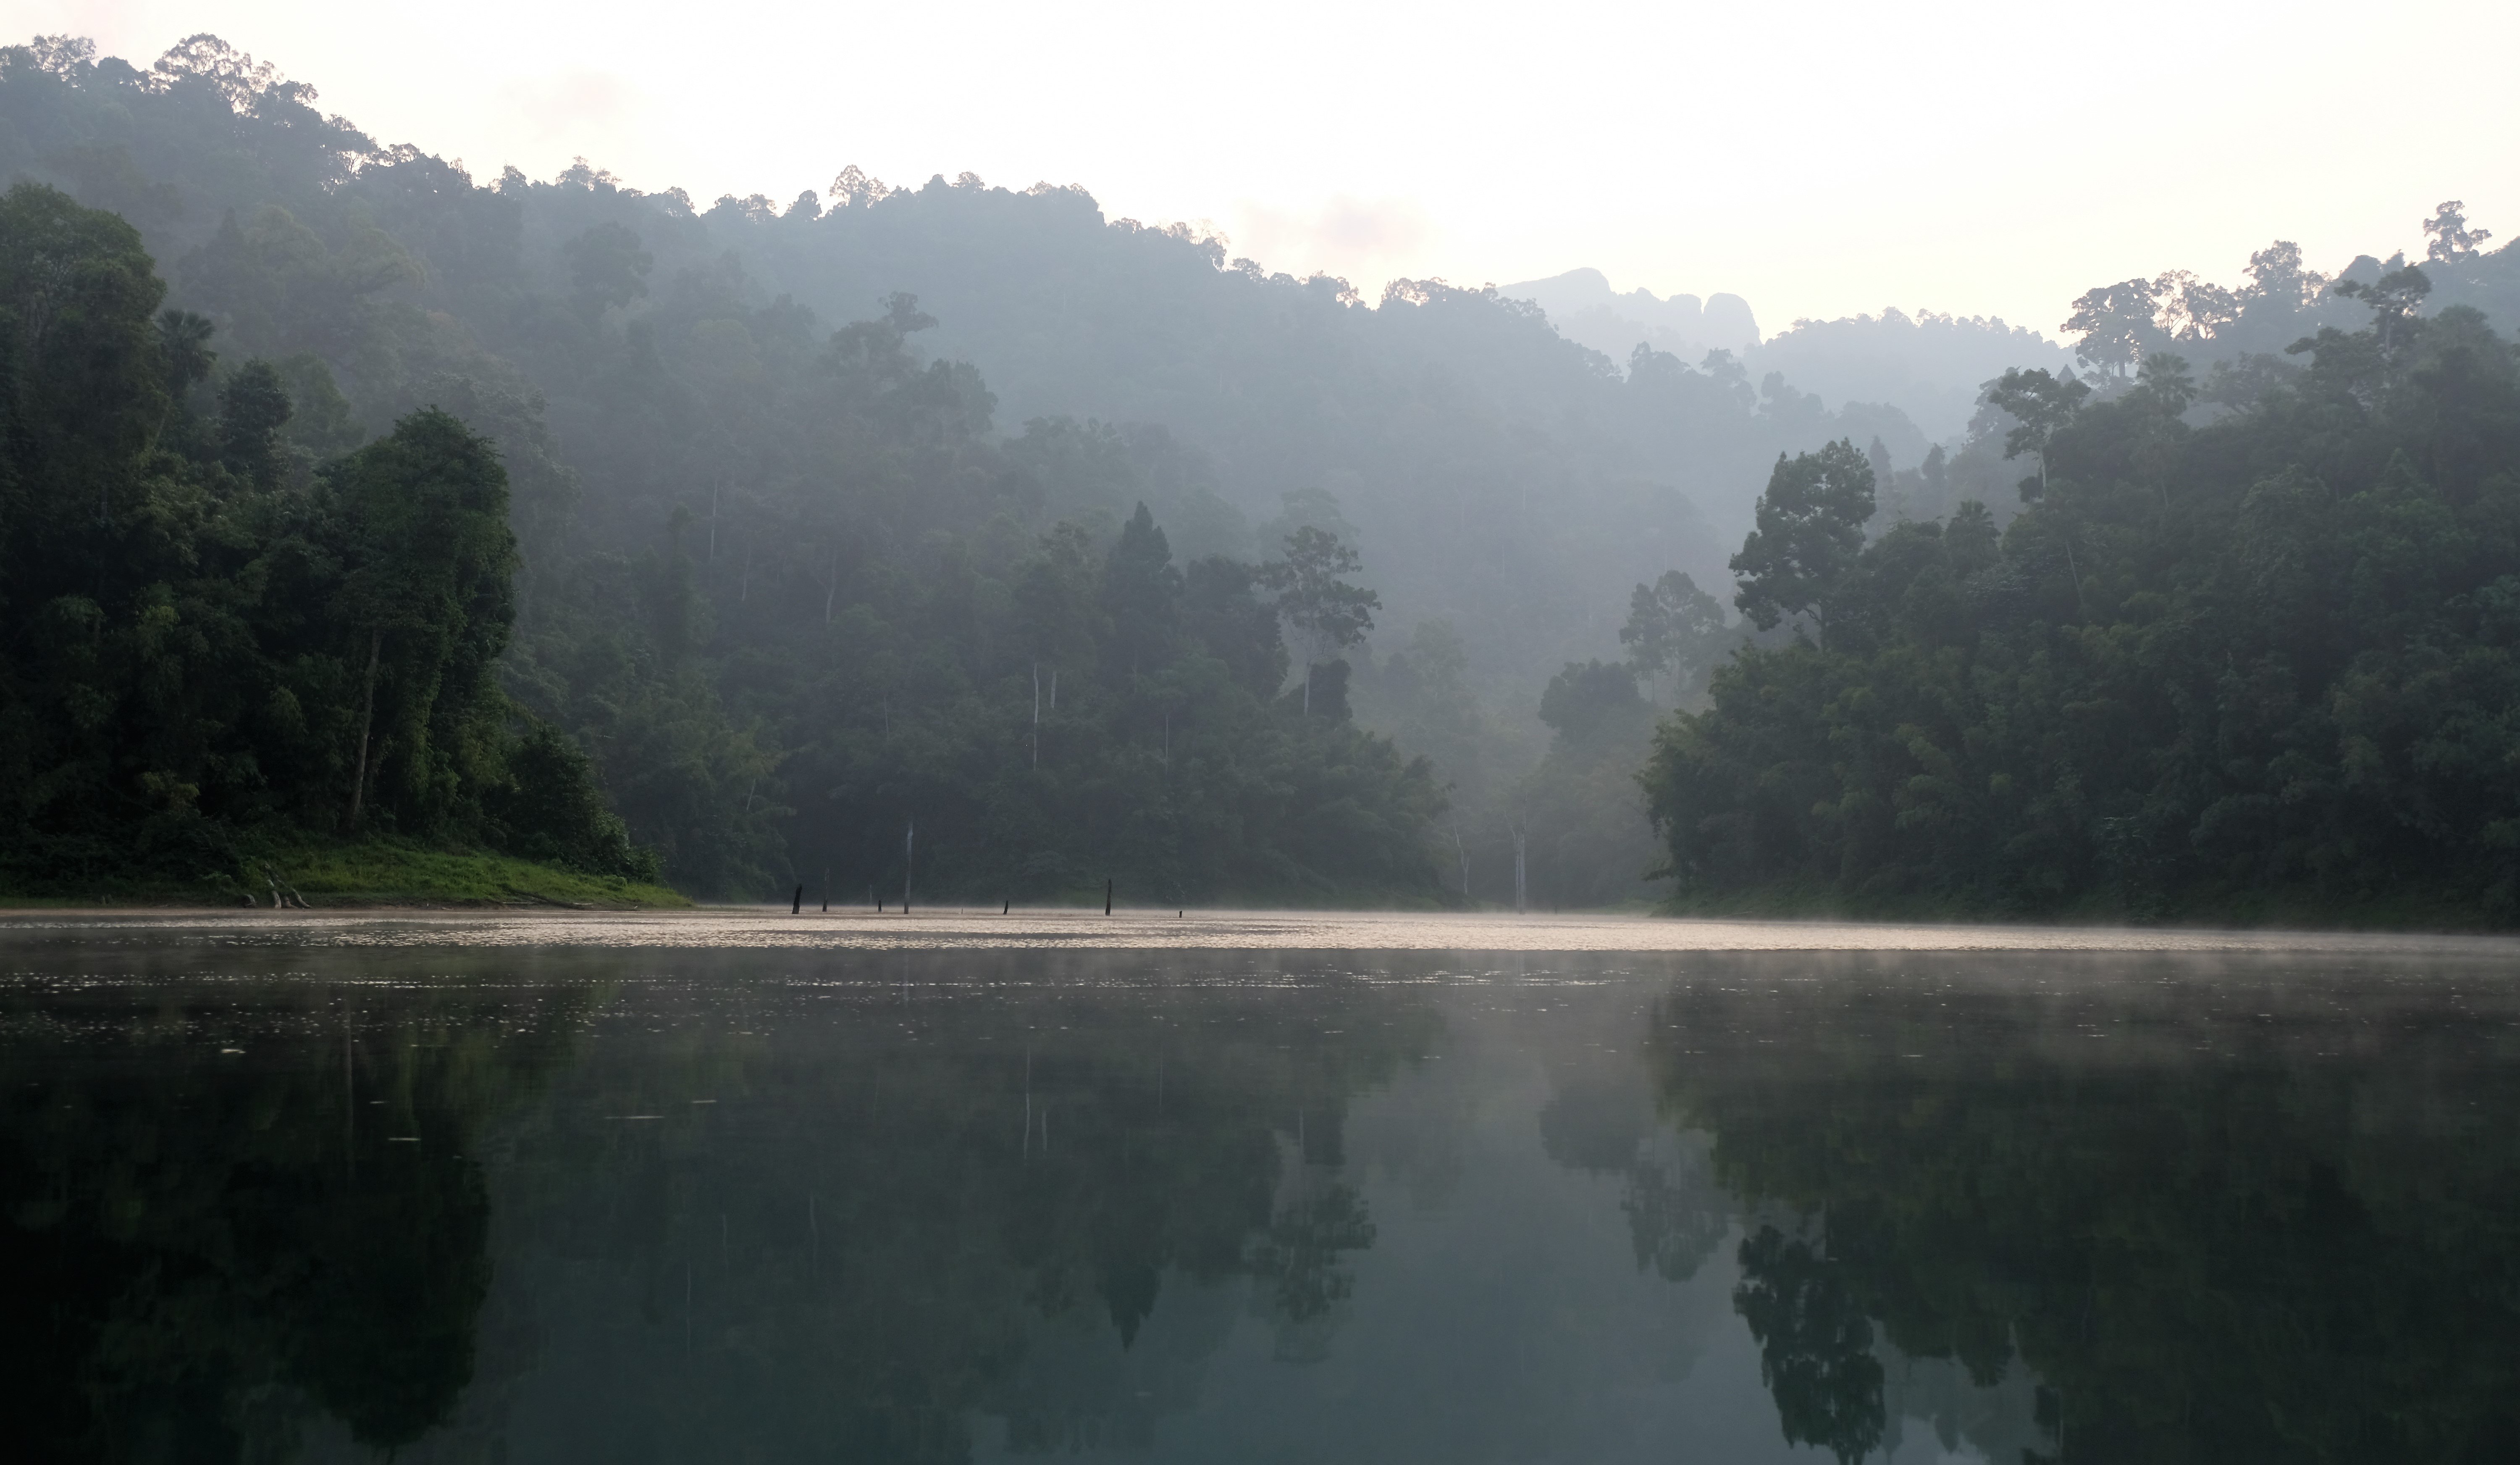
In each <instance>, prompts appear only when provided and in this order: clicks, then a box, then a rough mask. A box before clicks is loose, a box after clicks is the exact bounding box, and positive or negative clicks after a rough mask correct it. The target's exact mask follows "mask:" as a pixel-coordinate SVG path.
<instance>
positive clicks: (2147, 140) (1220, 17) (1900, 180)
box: [9, 0, 2520, 333]
mask: <svg viewBox="0 0 2520 1465" xmlns="http://www.w3.org/2000/svg"><path fill="white" fill-rule="evenodd" d="M12 15H13V17H14V20H13V22H12V23H11V25H10V27H9V28H10V30H11V31H13V32H16V34H15V35H14V36H13V37H11V38H12V39H18V40H22V39H23V38H24V36H25V34H26V33H28V32H30V31H35V30H41V31H46V32H60V31H67V32H71V33H76V34H83V35H89V36H93V37H95V38H96V40H97V41H98V43H99V45H100V47H101V48H102V49H103V50H104V51H106V52H108V53H112V54H119V55H123V56H126V57H129V58H132V59H134V60H136V61H138V62H139V63H140V64H142V65H144V66H145V65H146V64H147V61H148V59H149V58H152V57H155V56H156V55H158V53H159V52H161V51H163V50H164V49H166V47H168V46H169V45H171V44H173V43H174V42H175V41H177V40H179V39H181V38H182V37H183V36H185V35H187V34H190V33H193V32H197V31H203V30H208V31H215V32H216V33H218V34H220V35H222V36H224V37H226V38H227V39H228V40H230V41H232V42H234V43H235V44H237V45H238V46H240V47H243V48H245V49H248V50H249V51H251V52H253V53H254V54H255V55H256V56H257V57H258V58H260V59H262V60H264V61H267V62H271V63H273V64H275V65H277V66H278V67H279V68H280V69H282V70H283V71H285V72H287V73H289V74H290V75H293V76H296V77H315V78H322V81H323V85H324V87H325V95H324V97H323V105H324V106H325V107H326V108H327V109H328V110H337V111H339V112H342V113H344V114H348V115H351V116H353V117H356V118H358V119H359V121H360V122H361V123H362V125H364V126H365V127H367V128H368V129H369V130H370V131H371V132H373V133H374V134H375V135H376V136H377V137H378V138H379V139H380V140H381V141H386V142H411V143H415V144H417V145H419V146H420V147H422V148H424V149H425V150H427V151H429V152H433V153H439V154H442V155H444V156H448V157H460V158H462V159H464V160H467V162H468V163H469V164H470V165H471V166H472V169H473V170H474V172H475V173H476V174H485V173H486V174H489V175H495V174H496V173H497V172H498V170H499V169H500V167H501V166H502V165H504V164H509V163H514V164H515V165H517V166H518V167H520V168H522V169H523V170H524V171H526V172H527V173H528V174H531V175H533V176H535V177H538V178H547V177H550V176H552V175H554V174H556V173H557V172H559V171H560V170H561V169H562V168H563V167H565V166H567V165H568V163H569V161H570V160H571V159H572V158H575V157H580V156H583V157H584V158H586V159H587V160H590V161H591V162H593V163H594V164H596V165H597V166H599V167H604V168H608V169H610V170H611V171H612V172H614V173H616V174H618V175H619V176H621V177H622V178H623V179H624V180H626V181H628V182H630V183H632V184H635V185H637V186H639V187H642V188H646V189H650V190H660V189H664V188H668V187H676V186H679V187H682V188H685V189H688V190H689V191H690V192H691V193H692V195H693V196H694V197H695V198H696V199H697V200H699V201H700V202H701V203H702V204H703V205H705V204H706V203H707V202H708V201H709V200H710V199H712V198H714V197H716V196H718V195H720V194H734V195H737V196H739V197H741V196H746V195H751V194H755V193H758V194H762V195H765V196H768V197H770V198H773V199H776V200H779V201H782V202H783V203H784V202H785V201H787V200H788V199H792V198H793V197H794V196H795V195H796V194H798V193H799V192H801V191H803V190H806V189H816V190H826V189H828V188H829V185H830V180H831V179H832V176H833V175H834V174H835V173H836V172H837V171H838V170H839V169H840V168H841V167H842V166H844V165H846V164H850V163H856V164H858V165H861V166H863V167H864V168H866V169H867V170H868V171H869V172H870V173H873V174H876V175H877V176H879V177H883V178H886V179H888V180H890V181H892V182H894V183H897V184H899V183H907V184H912V185H916V184H918V183H920V182H922V181H923V180H924V179H926V178H927V177H928V176H929V175H931V174H937V173H942V174H944V175H946V176H948V177H952V176H955V175H956V174H958V173H960V172H962V171H965V170H969V171H972V172H975V173H977V174H979V175H980V176H981V177H983V178H985V179H987V180H988V181H989V182H992V183H1002V184H1009V185H1012V186H1015V187H1022V186H1023V185H1025V184H1027V183H1030V182H1032V181H1033V180H1035V179H1037V178H1038V179H1046V180H1049V181H1051V182H1054V183H1068V182H1078V183H1083V184H1085V185H1086V186H1087V187H1089V188H1091V189H1092V190H1093V191H1094V193H1095V196H1096V197H1097V198H1098V199H1100V200H1102V203H1103V204H1104V205H1105V206H1106V207H1107V208H1108V210H1109V211H1110V213H1111V214H1112V215H1114V216H1121V215H1134V216H1136V217H1140V218H1143V219H1145V220H1147V221H1148V222H1154V223H1162V222H1169V221H1172V220H1176V219H1179V220H1188V221H1198V220H1211V221H1213V222H1214V224H1215V225H1216V226H1217V227H1219V228H1221V229H1222V230H1223V231H1224V232H1225V233H1227V234H1228V235H1230V236H1231V237H1232V239H1233V241H1234V244H1233V248H1234V250H1235V252H1237V253H1240V254H1247V255H1250V256H1252V257H1254V258H1257V259H1260V260H1261V261H1262V262H1264V263H1265V264H1267V265H1268V266H1269V267H1270V268H1272V269H1283V270H1287V271H1290V272H1293V273H1296V274H1303V273H1307V272H1310V271H1313V270H1317V269H1319V270H1327V271H1329V272H1332V273H1336V274H1340V275H1343V276H1345V277H1347V278H1349V279H1350V280H1352V281H1354V282H1355V283H1356V284H1357V285H1358V286H1359V287H1360V289H1361V290H1363V291H1364V292H1365V293H1366V294H1367V295H1368V297H1369V298H1371V297H1373V295H1375V294H1377V293H1378V292H1379V290H1380V287H1381V285H1382V284H1383V282H1384V281H1386V280H1388V279H1391V278H1394V277H1403V276H1405V277H1412V278H1422V277H1427V276H1440V277H1443V278H1446V279H1449V280H1451V281H1453V282H1454V283H1456V284H1467V285H1473V286H1475V285H1477V284H1480V283H1482V282H1486V281H1497V282H1506V281H1516V280H1541V279H1546V278H1548V277H1551V276H1554V275H1558V274H1561V273H1563V272H1564V271H1566V270H1568V269H1569V268H1572V267H1575V266H1579V265H1589V266H1592V267H1596V268H1598V269H1599V270H1600V271H1602V272H1603V273H1604V274H1605V275H1606V276H1607V277H1608V279H1609V280H1611V281H1615V282H1617V287H1618V289H1619V290H1620V291H1622V292H1625V291H1633V290H1636V289H1638V288H1643V289H1645V290H1648V291H1651V292H1652V293H1654V294H1655V295H1657V296H1660V297H1671V296H1677V295H1683V294H1686V295H1690V296H1695V297H1698V298H1701V300H1704V301H1706V302H1708V303H1710V304H1711V303H1712V302H1713V301H1715V300H1717V299H1720V298H1722V297H1723V296H1724V295H1727V294H1729V295H1733V296H1737V297H1739V298H1744V299H1747V300H1749V301H1751V302H1754V303H1755V304H1756V306H1757V308H1758V311H1759V315H1760V318H1761V320H1762V321H1763V322H1764V323H1765V324H1766V325H1767V326H1768V328H1769V330H1770V331H1771V332H1774V331H1776V330H1778V329H1780V328H1782V327H1784V326H1785V325H1787V324H1788V323H1790V322H1792V321H1794V320H1796V319H1798V318H1804V317H1810V318H1815V319H1824V318H1828V317H1833V316H1841V315H1850V314H1854V313H1857V312H1864V311H1879V310H1881V309H1882V308H1883V307H1884V306H1885V305H1890V304H1901V305H1905V306H1907V307H1908V308H1910V309H1915V308H1917V307H1919V306H1931V307H1934V308H1936V309H1941V310H1951V311H1955V312H1958V313H1959V314H1962V315H1979V314H1984V315H2000V316H2003V318H2005V319H2006V320H2007V321H2009V322H2010V323H2012V324H2013V325H2015V326H2028V327H2031V328H2034V329H2037V330H2040V331H2045V332H2051V333H2052V332H2053V331H2054V330H2055V328H2056V324H2057V322H2059V321H2060V320H2062V319H2063V317H2064V314H2065V311H2066V302H2067V301H2069V300H2070V299H2071V298H2073V297H2074V296H2075V295H2077V294H2078V293H2079V292H2081V291H2082V290H2084V289H2086V288H2088V287H2089V286H2090V285H2091V284H2092V283H2093V282H2094V281H2101V280H2114V279H2124V278H2128V277H2131V276H2135V275H2145V276H2149V275H2151V274H2153V273H2155V272H2157V271H2159V270H2162V269H2165V268H2169V267H2172V266H2173V265H2184V266H2187V267H2191V268H2195V269H2198V270H2199V271H2201V272H2204V273H2206V274H2208V275H2214V276H2217V277H2222V278H2235V277H2236V276H2237V274H2238V271H2239V269H2240V266H2241V265H2242V264H2243V263H2244V262H2245V261H2246V259H2247V256H2248V253H2249V252H2250V251H2252V250H2255V249H2260V248H2263V247H2264V246H2265V245H2266V244H2267V242H2268V241H2269V240H2271V239H2273V238H2276V237H2282V238H2287V239H2295V240H2298V241H2300V242H2301V244H2302V246H2303V247H2304V250H2305V252H2306V253H2307V255H2308V258H2309V261H2310V263H2311V264H2312V266H2313V267H2315V268H2320V269H2325V270H2330V271H2333V270H2335V269H2337V268H2338V267H2340V266H2342V265H2343V264H2344V263H2345V262H2346V261H2347V260H2348V259H2349V258H2351V257H2352V256H2353V255H2354V254H2355V253H2356V252H2362V251H2366V250H2370V249H2372V248H2373V247H2374V245H2375V243H2376V244H2378V245H2379V246H2380V247H2381V249H2382V252H2386V250H2387V249H2388V248H2392V247H2404V248H2408V250H2409V251H2410V252H2414V253H2417V254H2420V252H2421V246H2422V240H2421V236H2420V235H2419V234H2418V232H2417V221H2418V220H2420V219H2421V218H2423V217H2424V216H2425V215H2426V214H2427V213H2429V211H2430V210H2431V208H2432V206H2434V205H2435V204H2436V203H2438V202H2440V201H2441V200H2443V199H2446V198H2460V199H2464V200H2465V201H2466V203H2467V205H2468V211H2469V214H2470V215H2471V216H2472V217H2476V218H2480V219H2483V220H2485V221H2487V222H2489V223H2491V222H2493V221H2494V220H2496V219H2500V218H2510V217H2513V216H2515V215H2520V172H2515V170H2514V169H2513V168H2512V167H2511V166H2510V161H2511V152H2510V141H2509V140H2510V139H2511V138H2512V137H2513V136H2515V135H2520V93H2515V90H2514V89H2513V88H2512V87H2511V86H2510V85H2509V81H2508V74H2507V73H2508V69H2509V58H2510V57H2512V56H2513V55H2515V54H2520V7H2510V6H2485V5H2476V4H2472V3H2467V4H2462V3H2442V0H2432V3H2413V4H2408V5H2404V6H2399V7H2396V8H2394V9H2392V10H2391V11H2390V12H2389V15H2388V18H2387V21H2386V23H2380V22H2378V21H2376V20H2375V17H2374V13H2373V12H2371V11H2370V10H2368V9H2367V8H2365V7H2356V8H2351V9H2349V8H2347V7H2344V6H2338V5H2327V4H2311V5H2302V6H2295V7H2290V8H2287V9H2286V10H2285V11H2284V12H2283V14H2282V17H2281V22H2280V23H2271V22H2272V21H2273V17H2272V16H2271V15H2270V13H2268V12H2267V11H2265V10H2264V9H2263V8H2261V7H2247V6H2237V5H2222V6H2211V5H2209V6H2197V5H2176V6H2174V5H2170V4H2166V3H2153V0H2144V3H2134V4H2126V5H2120V6H2117V7H2113V8H2112V10H2111V11H2110V13H2109V16H2108V20H2107V23H2105V24H2094V23H2093V19H2092V16H2091V14H2090V13H2088V12H2084V11H2076V10H2055V11H2038V10H2023V9H2022V8H2020V7H2017V6H1999V5H1995V4H1992V3H1966V4H1932V5H1912V6H1899V7H1877V6H1858V5H1853V4H1843V3H1830V4H1822V5H1818V6H1799V7H1792V8H1789V9H1775V8H1770V9H1765V10H1762V9H1758V8H1754V7H1738V6H1733V7H1715V6H1697V5H1678V6H1662V7H1651V8H1646V7H1634V6H1617V5H1607V4H1599V3H1578V4H1572V5H1564V6H1558V7H1554V8H1552V9H1551V10H1549V11H1547V12H1546V13H1542V12H1537V11H1532V10H1528V9H1520V8H1517V9H1515V10H1513V11H1505V10H1502V9H1496V8H1481V7H1463V6H1459V5H1446V6H1442V7H1437V6H1434V5H1431V4H1424V3H1407V4H1385V5H1378V6H1373V7H1352V6H1343V5H1340V6H1333V5H1328V4H1321V3H1314V0H1298V3H1295V4H1292V5H1287V6H1279V7H1274V8H1272V9H1271V10H1269V11H1268V12H1266V14H1265V17H1262V16H1256V15H1254V14H1251V13H1245V12H1238V11H1216V10H1195V9H1182V8H1179V7H1169V6H1167V7H1157V6H1152V5H1147V4H1143V3H1137V4H1108V3H1106V4H1091V5H1084V6H1066V7H1058V8H1056V9H1045V8H1041V7H1035V6H1017V5H1012V4H1007V3H986V0H982V3H968V0H966V3H944V4H933V5H925V6H894V7H845V8H832V7H820V6H803V5H792V4H778V3H770V0H732V3H728V4H724V5H720V6H716V7H712V8H711V9H710V10H709V11H708V12H707V16H706V20H705V22H704V23H701V22H698V21H697V20H696V18H695V16H694V14H693V13H692V12H691V11H689V10H688V9H687V8H684V7H671V8H668V7H665V6H661V5H654V4H637V3H634V4H627V5H620V6H613V7H607V8H605V9H604V10H603V11H602V12H601V13H600V14H598V13H592V12H589V11H587V10H586V9H585V8H584V7H580V6H562V5H558V4H553V3H548V0H524V3H517V0H509V3H501V4H497V5H491V4H486V3H481V0H446V3H443V4H440V5H437V6H434V7H431V8H430V10H429V12H428V22H427V23H426V24H416V23H413V21H412V17H411V16H410V14H409V13H406V12H395V11H389V10H380V11H344V10H342V9H340V8H339V7H337V6H329V5H328V6H317V5H314V4H311V3H307V0H186V3H183V4H180V5H179V4H175V3H173V0H32V3H30V4H23V5H20V6H17V7H14V8H13V11H12ZM703 24H704V28H702V26H703ZM2349 114H2350V118H2351V122H2350V125H2342V126H2341V125H2340V120H2341V119H2342V118H2344V117H2345V116H2347V115H2349Z"/></svg>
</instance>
